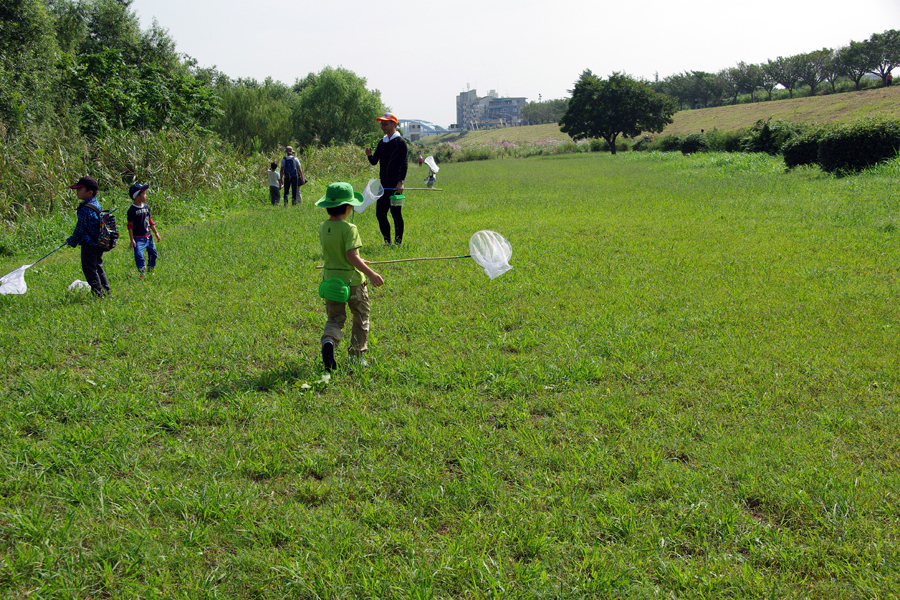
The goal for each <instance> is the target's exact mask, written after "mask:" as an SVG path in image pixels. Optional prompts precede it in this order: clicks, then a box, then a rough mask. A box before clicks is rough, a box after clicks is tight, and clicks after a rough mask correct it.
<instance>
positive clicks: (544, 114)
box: [522, 98, 569, 125]
mask: <svg viewBox="0 0 900 600" xmlns="http://www.w3.org/2000/svg"><path fill="white" fill-rule="evenodd" d="M568 103H569V101H568V100H567V99H565V98H561V99H557V100H543V101H540V102H528V103H526V104H525V106H523V107H522V118H523V119H525V120H526V121H528V122H529V123H531V124H532V125H540V124H542V123H558V122H559V119H560V118H561V117H562V116H563V115H564V114H565V113H566V106H567V105H568Z"/></svg>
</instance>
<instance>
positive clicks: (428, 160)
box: [425, 156, 441, 173]
mask: <svg viewBox="0 0 900 600" xmlns="http://www.w3.org/2000/svg"><path fill="white" fill-rule="evenodd" d="M425 164H426V165H428V168H429V169H431V170H432V171H434V172H435V173H437V172H438V171H440V170H441V168H440V167H439V166H437V163H436V162H434V157H433V156H429V157H428V158H426V159H425Z"/></svg>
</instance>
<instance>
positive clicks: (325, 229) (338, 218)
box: [316, 181, 384, 371]
mask: <svg viewBox="0 0 900 600" xmlns="http://www.w3.org/2000/svg"><path fill="white" fill-rule="evenodd" d="M362 202H363V197H362V194H360V193H359V192H354V191H353V186H352V185H350V184H349V183H344V182H342V181H341V182H338V183H332V184H331V185H329V186H328V189H327V190H326V191H325V195H324V196H322V198H320V199H319V201H318V202H316V206H321V207H322V208H324V209H325V210H326V211H328V220H327V221H323V222H322V224H321V225H319V242H320V243H321V244H322V256H323V257H324V259H325V266H324V269H323V276H322V278H323V284H322V286H320V287H319V295H320V296H322V297H323V298H324V299H325V316H326V317H327V318H328V320H327V321H326V322H325V330H324V331H323V332H322V339H321V343H322V363H323V364H324V366H325V369H326V370H328V371H333V370H334V369H335V368H336V367H337V361H336V360H335V358H334V356H335V349H336V348H337V346H338V344H340V342H341V336H342V329H343V328H344V323H345V322H346V321H347V310H346V309H347V306H349V307H350V313H351V314H352V315H353V327H352V330H351V338H350V348H349V349H348V352H349V354H350V357H351V359H355V360H357V361H358V362H359V364H360V365H361V366H366V361H365V360H364V359H363V355H364V354H365V352H366V350H367V349H368V347H367V340H368V337H369V294H368V292H367V291H366V284H367V278H368V281H371V282H372V285H374V286H375V287H378V286H380V285H381V284H383V283H384V278H382V277H381V275H379V274H378V273H376V272H375V271H373V270H372V268H371V267H369V265H368V264H367V263H366V261H364V260H363V259H362V258H361V257H360V256H359V249H360V248H361V247H362V239H361V238H360V237H359V231H358V230H357V229H356V225H354V224H353V223H350V222H349V221H347V217H349V216H350V214H351V213H352V212H353V207H354V206H359V205H360V204H362ZM333 280H338V281H333ZM334 284H337V287H339V288H343V287H344V285H346V286H348V287H349V288H350V290H349V296H347V295H346V292H345V293H344V295H341V294H339V293H338V294H335V293H334V290H335V285H334ZM329 290H330V291H329ZM344 298H346V300H344V301H341V300H343V299H344Z"/></svg>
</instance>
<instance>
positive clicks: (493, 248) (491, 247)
mask: <svg viewBox="0 0 900 600" xmlns="http://www.w3.org/2000/svg"><path fill="white" fill-rule="evenodd" d="M469 254H471V255H472V260H474V261H475V262H477V263H478V264H479V265H480V266H481V267H483V268H484V272H485V273H487V276H488V277H490V278H491V279H494V278H495V277H499V276H500V275H503V274H504V273H506V272H507V271H509V270H510V269H512V265H511V264H509V259H510V258H511V257H512V246H511V245H510V243H509V241H507V239H506V238H505V237H503V236H502V235H500V234H499V233H497V232H496V231H487V230H482V231H476V232H475V235H473V236H472V238H471V239H470V240H469Z"/></svg>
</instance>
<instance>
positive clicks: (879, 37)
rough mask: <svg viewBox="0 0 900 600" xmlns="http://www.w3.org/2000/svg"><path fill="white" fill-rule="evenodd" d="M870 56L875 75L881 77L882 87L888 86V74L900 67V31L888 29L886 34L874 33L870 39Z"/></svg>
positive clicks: (872, 70)
mask: <svg viewBox="0 0 900 600" xmlns="http://www.w3.org/2000/svg"><path fill="white" fill-rule="evenodd" d="M869 52H870V54H869V56H870V58H871V62H872V65H871V70H870V71H869V72H870V73H872V74H873V75H878V76H879V77H881V83H882V85H887V76H888V73H890V72H891V71H893V70H894V69H895V68H897V67H900V31H897V30H896V29H888V30H887V31H885V32H884V33H873V34H872V37H870V38H869Z"/></svg>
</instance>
